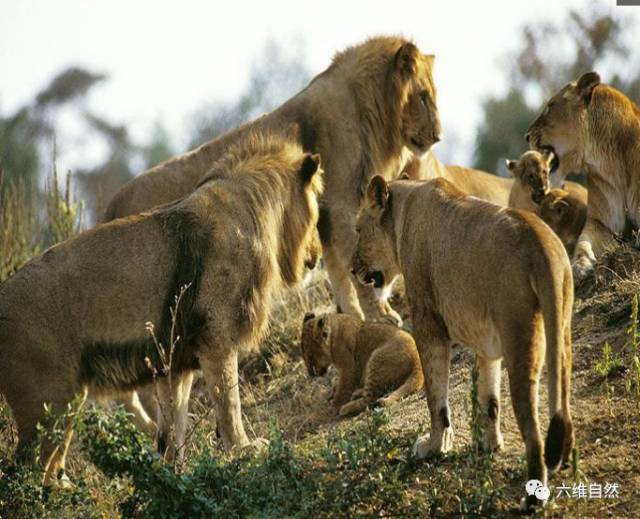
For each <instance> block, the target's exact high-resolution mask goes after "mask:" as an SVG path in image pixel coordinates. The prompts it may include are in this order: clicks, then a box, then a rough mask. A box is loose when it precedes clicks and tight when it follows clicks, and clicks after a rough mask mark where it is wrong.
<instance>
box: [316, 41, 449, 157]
mask: <svg viewBox="0 0 640 519" xmlns="http://www.w3.org/2000/svg"><path fill="white" fill-rule="evenodd" d="M434 60H435V57H434V56H433V55H425V54H422V53H421V52H420V50H419V49H418V47H416V45H415V44H414V43H412V42H410V41H408V40H406V39H404V38H400V37H395V36H379V37H375V38H370V39H369V40H367V41H365V42H364V43H362V44H360V45H357V46H354V47H350V48H348V49H345V50H344V51H342V52H340V53H338V54H337V55H336V57H335V58H334V60H333V64H332V66H331V68H330V69H329V70H328V71H327V73H330V74H333V75H334V76H340V75H342V76H343V77H344V78H345V80H346V81H348V83H349V85H350V86H351V88H352V89H353V93H354V95H355V101H356V106H357V109H358V112H359V126H360V134H361V138H362V142H363V144H364V146H365V148H366V150H365V156H367V157H369V159H370V160H371V161H372V164H379V163H378V161H382V162H383V163H384V162H386V160H388V159H389V157H390V156H394V155H396V154H398V153H400V152H401V150H402V148H404V147H406V148H408V149H409V150H411V151H412V152H413V153H415V154H417V155H423V154H424V153H426V152H427V151H428V150H429V149H430V148H431V146H432V145H433V144H435V143H436V142H438V141H439V140H440V138H441V133H442V126H441V124H440V116H439V114H438V108H437V105H436V88H435V83H434V80H433V64H434Z"/></svg>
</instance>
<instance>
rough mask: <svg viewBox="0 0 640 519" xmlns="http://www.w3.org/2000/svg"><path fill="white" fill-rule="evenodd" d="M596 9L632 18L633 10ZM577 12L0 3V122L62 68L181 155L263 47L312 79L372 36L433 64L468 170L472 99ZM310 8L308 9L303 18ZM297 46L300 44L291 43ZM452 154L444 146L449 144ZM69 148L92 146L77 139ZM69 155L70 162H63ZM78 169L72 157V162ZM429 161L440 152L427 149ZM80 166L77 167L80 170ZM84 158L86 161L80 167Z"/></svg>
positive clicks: (95, 101)
mask: <svg viewBox="0 0 640 519" xmlns="http://www.w3.org/2000/svg"><path fill="white" fill-rule="evenodd" d="M597 1H598V2H599V3H601V4H603V5H604V6H605V7H607V6H609V8H611V9H614V10H617V9H621V10H624V11H625V12H626V13H628V14H631V15H633V16H637V15H638V14H639V13H640V8H633V7H631V8H622V7H615V0H597ZM573 5H586V4H585V3H584V2H581V1H571V0H567V1H561V0H539V1H533V0H529V1H519V0H484V1H471V0H468V1H465V0H458V1H455V2H454V1H445V0H440V1H427V0H423V1H403V0H387V1H378V0H373V1H349V0H341V1H334V0H330V1H327V0H325V1H321V2H301V1H296V2H294V1H277V0H271V1H262V2H248V1H243V0H233V1H224V2H213V1H209V2H205V1H197V0H182V1H180V2H169V1H161V0H156V1H150V0H128V1H122V0H110V1H97V0H60V1H59V0H39V1H38V0H14V1H10V0H0V113H5V114H6V113H9V112H11V111H12V110H14V109H15V108H17V107H18V106H20V105H21V104H22V103H25V102H27V101H28V100H30V99H32V97H33V96H34V94H35V93H36V92H37V91H39V90H40V89H41V88H43V87H44V86H46V84H47V82H48V81H49V80H50V79H51V78H52V76H53V75H54V74H56V73H57V72H59V71H61V70H62V69H63V68H65V67H67V66H69V65H79V66H83V67H86V68H88V69H89V70H91V71H95V72H103V73H106V74H108V75H109V79H108V81H106V82H104V83H103V84H101V85H99V86H97V87H95V89H94V90H93V91H92V93H91V94H90V96H89V99H88V100H87V103H88V104H89V106H90V107H91V108H92V110H94V111H96V112H97V113H99V114H102V115H104V116H106V117H107V118H108V119H109V120H111V121H113V122H117V123H123V124H127V125H128V126H130V129H131V131H132V133H133V136H134V137H140V138H141V139H142V140H146V139H145V132H147V131H148V130H149V128H150V127H151V126H152V125H153V123H154V122H155V121H158V120H162V121H164V123H165V124H166V126H167V128H168V130H169V131H170V132H171V134H172V136H173V137H174V141H175V143H176V145H177V146H178V147H180V148H181V147H183V146H184V145H185V140H186V133H187V129H188V128H189V121H188V119H187V118H188V116H189V115H192V114H193V112H194V110H195V109H196V108H197V107H199V106H201V105H202V104H203V103H204V102H206V101H212V100H216V99H231V98H233V97H234V96H236V95H237V94H238V93H239V92H240V91H241V90H242V89H243V87H244V85H245V81H246V80H247V78H248V76H249V72H250V65H251V62H252V59H254V58H255V57H256V56H258V55H259V54H260V51H261V50H262V48H263V46H264V43H265V41H266V40H267V39H269V38H273V39H275V40H276V41H277V42H279V43H282V44H285V45H291V44H295V42H296V41H300V40H301V41H303V42H304V45H305V49H306V55H307V57H308V68H309V70H310V71H311V73H312V74H313V75H315V74H317V73H319V72H321V71H322V70H323V69H324V68H326V67H327V65H328V64H329V62H330V60H331V57H332V56H333V54H334V53H335V52H336V51H337V50H339V49H342V48H343V47H345V46H347V45H352V44H355V43H358V42H360V41H361V40H363V39H365V38H366V37H368V36H371V35H375V34H381V33H399V34H402V35H405V36H408V37H410V38H413V39H414V40H415V41H416V43H417V44H418V46H419V47H420V49H421V50H422V51H423V52H425V53H434V54H435V55H436V70H435V77H436V84H437V86H438V92H439V100H438V101H439V108H440V113H441V116H442V119H443V123H444V140H445V141H446V139H447V135H448V134H449V135H450V136H457V137H458V138H457V139H456V146H455V148H456V149H454V150H449V153H448V155H450V158H453V159H454V160H456V161H457V162H460V163H464V162H468V161H469V158H470V156H471V153H472V143H473V138H474V129H475V127H476V125H477V124H478V121H479V116H480V101H481V99H482V98H483V97H484V96H486V95H488V94H493V93H500V92H503V90H504V89H505V82H504V77H503V74H502V70H501V68H500V65H501V62H502V60H504V58H505V52H506V51H507V50H512V49H513V48H514V46H515V44H516V43H519V41H520V39H519V36H518V32H519V30H520V28H521V26H522V24H523V23H524V22H525V21H527V20H530V19H538V18H539V17H545V18H550V19H555V18H559V17H560V18H561V17H562V16H563V14H564V13H565V12H566V10H567V9H568V8H569V7H570V6H573ZM312 6H315V7H312ZM296 38H297V39H298V40H296ZM450 142H451V141H450ZM73 146H77V147H81V146H89V147H90V146H91V144H90V143H86V142H84V141H83V140H82V139H81V138H79V139H78V140H77V141H76V142H75V144H74V145H72V147H73ZM68 151H69V150H68ZM71 151H72V152H74V153H75V154H74V153H72V156H73V157H75V159H69V164H65V166H68V167H70V168H73V162H74V160H76V161H77V160H83V159H82V157H83V155H82V153H81V151H80V150H77V149H76V150H71ZM436 151H437V148H436ZM79 157H80V158H79ZM85 158H86V157H85Z"/></svg>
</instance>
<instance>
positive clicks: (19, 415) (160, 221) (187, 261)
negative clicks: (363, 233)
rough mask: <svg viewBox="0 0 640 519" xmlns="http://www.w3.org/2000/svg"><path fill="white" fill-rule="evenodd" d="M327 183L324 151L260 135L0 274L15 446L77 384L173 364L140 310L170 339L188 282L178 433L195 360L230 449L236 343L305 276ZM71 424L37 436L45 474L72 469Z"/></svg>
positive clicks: (174, 374) (1, 373)
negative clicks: (156, 202)
mask: <svg viewBox="0 0 640 519" xmlns="http://www.w3.org/2000/svg"><path fill="white" fill-rule="evenodd" d="M321 193H322V175H321V169H319V157H318V155H311V154H308V153H304V152H303V151H302V149H301V148H300V147H299V146H298V145H296V144H294V143H291V142H288V141H285V140H283V139H281V138H277V137H273V136H262V135H256V134H252V135H249V136H248V137H247V139H245V140H243V142H242V143H241V144H239V145H237V146H234V147H232V148H231V149H230V150H229V153H227V154H226V155H225V156H224V157H223V158H222V159H220V160H219V161H218V162H216V163H215V165H214V166H213V169H212V170H211V171H210V172H209V175H208V176H207V178H206V179H205V180H204V182H203V183H202V185H201V186H200V187H199V188H198V189H197V190H196V191H195V192H193V193H192V194H191V195H190V196H188V197H187V198H185V199H183V200H181V201H179V202H176V203H174V204H170V205H167V206H164V207H162V208H159V209H158V210H156V211H154V212H151V213H145V214H142V215H139V216H133V217H129V218H125V219H120V220H118V221H115V222H112V223H109V224H105V225H101V226H98V227H97V228H95V229H93V230H90V231H87V232H84V233H82V234H80V235H78V236H76V237H74V238H71V239H69V240H67V241H66V242H64V243H61V244H59V245H56V246H55V247H52V248H50V249H49V250H47V251H46V252H45V253H44V254H42V255H41V256H39V257H37V258H35V259H33V260H31V261H30V262H28V263H27V264H26V265H25V266H24V267H22V269H20V270H19V271H18V272H17V273H16V274H15V275H14V276H13V277H11V278H9V279H8V280H6V281H5V282H4V283H3V284H2V285H0V392H2V393H3V394H4V395H5V396H6V398H7V400H8V402H9V405H10V406H11V409H12V411H13V414H14V416H15V419H16V422H17V425H18V432H19V445H18V455H19V456H20V457H23V456H24V455H25V454H26V453H27V452H28V451H27V448H28V447H29V446H30V444H32V443H33V441H34V440H35V439H36V425H37V423H38V422H39V421H40V420H42V418H43V411H44V408H43V404H44V403H50V404H51V408H52V409H53V411H54V412H55V413H59V412H61V411H63V410H64V409H65V406H66V405H67V403H68V402H70V401H71V400H72V398H73V396H74V395H75V394H77V393H82V392H84V394H85V396H86V395H87V394H89V396H91V395H94V396H100V395H103V396H109V395H113V394H117V393H119V392H122V391H131V390H133V389H135V388H138V387H140V386H143V385H145V384H149V383H150V382H151V381H152V371H151V369H150V368H151V367H153V368H154V369H155V370H157V371H158V373H159V376H160V377H163V375H166V373H163V364H162V363H161V362H160V360H159V355H158V352H157V349H156V348H155V345H154V343H153V341H152V340H151V339H150V337H149V334H148V333H146V331H145V323H146V322H149V321H150V322H152V323H154V324H155V325H156V336H157V337H158V340H159V341H160V342H161V343H162V344H163V345H164V346H165V348H167V347H168V345H170V344H171V337H172V333H171V328H172V324H173V321H172V315H171V308H172V307H173V306H174V304H175V303H174V301H175V299H174V298H175V296H176V295H177V294H178V293H180V292H181V290H183V287H185V286H188V288H187V289H186V291H184V294H183V297H182V299H181V302H180V305H179V307H178V313H177V320H176V323H175V324H176V325H177V329H176V331H177V336H178V337H179V340H178V342H177V346H176V349H175V352H174V355H173V358H172V370H171V378H172V389H173V391H174V395H173V403H174V405H175V409H174V410H173V411H174V412H172V413H171V416H173V417H174V419H175V420H176V424H175V431H176V436H177V438H176V444H177V445H178V446H181V445H182V444H183V441H184V433H185V422H184V418H185V417H186V403H187V402H188V399H189V394H188V391H183V381H184V379H186V378H187V377H188V375H189V374H190V373H191V372H192V371H193V370H195V369H198V368H201V369H202V371H203V373H204V377H205V380H206V382H207V384H208V386H209V388H210V389H211V392H212V397H213V399H214V403H215V410H216V414H217V425H218V430H219V432H220V434H221V436H222V441H223V443H224V446H225V448H227V449H229V448H231V447H233V446H244V445H247V444H249V443H250V442H249V439H248V438H247V435H246V434H245V431H244V427H243V425H242V419H241V412H240V393H239V389H238V366H237V354H238V350H239V348H243V347H251V346H254V345H256V344H257V342H258V341H259V340H260V337H261V335H262V334H263V333H264V331H265V328H266V325H267V317H268V315H269V308H270V303H271V300H272V297H273V295H274V293H275V292H276V290H278V289H279V288H280V287H282V286H290V285H293V284H295V283H297V282H298V281H299V280H300V279H301V277H302V275H303V271H304V263H305V260H306V259H307V256H308V254H309V251H311V250H312V247H310V244H311V242H312V241H313V239H314V236H315V234H316V233H317V231H316V225H317V220H318V214H319V208H318V200H317V199H318V197H319V196H320V195H321ZM147 359H148V360H147ZM149 363H150V364H151V366H149ZM161 380H165V381H166V380H167V379H166V378H161ZM165 384H167V382H165ZM166 390H167V388H166V387H165V388H164V391H165V392H166ZM167 400H168V399H167ZM167 430H168V427H165V430H164V431H163V430H161V431H160V433H161V435H160V440H162V439H163V434H164V435H165V436H166V432H167ZM67 432H68V434H67V436H66V439H65V445H64V446H62V447H61V448H56V447H55V446H53V445H51V444H49V443H48V442H45V444H44V445H43V446H42V460H43V462H45V463H46V470H45V484H50V483H51V482H52V481H53V480H54V479H55V476H56V475H57V474H58V473H59V471H60V469H62V468H64V460H65V454H66V450H67V448H68V445H69V442H70V441H71V434H72V432H71V428H69V429H68V431H67Z"/></svg>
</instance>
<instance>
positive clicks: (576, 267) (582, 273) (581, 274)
mask: <svg viewBox="0 0 640 519" xmlns="http://www.w3.org/2000/svg"><path fill="white" fill-rule="evenodd" d="M572 267H573V279H574V280H576V281H582V280H583V279H585V278H586V277H587V276H588V275H589V274H591V271H593V263H591V261H590V260H589V259H588V258H579V259H578V260H576V261H574V262H573V265H572Z"/></svg>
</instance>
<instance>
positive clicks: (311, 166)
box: [300, 153, 320, 184]
mask: <svg viewBox="0 0 640 519" xmlns="http://www.w3.org/2000/svg"><path fill="white" fill-rule="evenodd" d="M319 167H320V155H319V154H318V153H315V154H311V153H306V154H305V156H304V159H303V160H302V166H300V175H301V176H302V181H303V182H304V183H305V184H308V183H309V182H311V179H312V178H313V175H315V174H316V171H318V168H319Z"/></svg>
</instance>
